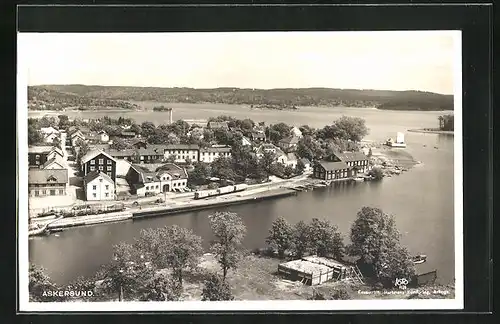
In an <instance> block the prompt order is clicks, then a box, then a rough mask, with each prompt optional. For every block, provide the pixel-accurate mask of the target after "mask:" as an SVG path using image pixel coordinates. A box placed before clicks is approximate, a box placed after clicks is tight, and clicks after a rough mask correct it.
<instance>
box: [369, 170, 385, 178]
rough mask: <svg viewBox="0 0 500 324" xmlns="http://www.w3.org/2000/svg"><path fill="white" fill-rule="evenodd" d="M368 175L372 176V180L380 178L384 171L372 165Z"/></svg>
mask: <svg viewBox="0 0 500 324" xmlns="http://www.w3.org/2000/svg"><path fill="white" fill-rule="evenodd" d="M368 175H369V176H372V177H373V179H374V180H381V179H382V178H383V177H384V171H382V169H381V168H379V167H373V168H372V169H371V170H370V171H368Z"/></svg>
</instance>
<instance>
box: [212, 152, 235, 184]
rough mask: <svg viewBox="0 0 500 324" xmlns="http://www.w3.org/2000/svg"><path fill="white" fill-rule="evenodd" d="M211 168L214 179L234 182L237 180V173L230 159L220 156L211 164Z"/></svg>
mask: <svg viewBox="0 0 500 324" xmlns="http://www.w3.org/2000/svg"><path fill="white" fill-rule="evenodd" d="M210 167H211V169H212V176H214V177H217V178H220V179H223V180H233V181H234V180H235V179H236V173H235V172H234V168H233V163H232V161H231V159H230V158H227V157H223V156H219V157H218V158H216V159H215V160H214V161H213V162H212V163H211V165H210Z"/></svg>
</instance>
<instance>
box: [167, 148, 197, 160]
mask: <svg viewBox="0 0 500 324" xmlns="http://www.w3.org/2000/svg"><path fill="white" fill-rule="evenodd" d="M164 149H165V151H164V157H165V160H168V159H169V158H170V157H171V156H173V157H174V162H177V163H185V162H186V160H187V159H189V160H191V161H198V159H199V157H198V154H199V150H200V147H199V146H198V145H189V144H171V145H165V147H164Z"/></svg>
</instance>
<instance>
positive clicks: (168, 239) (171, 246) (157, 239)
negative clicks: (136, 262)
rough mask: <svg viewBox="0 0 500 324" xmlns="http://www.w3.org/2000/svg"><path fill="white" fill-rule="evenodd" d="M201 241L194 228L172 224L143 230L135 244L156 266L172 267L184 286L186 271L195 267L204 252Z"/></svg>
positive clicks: (179, 281) (173, 273) (174, 274)
mask: <svg viewBox="0 0 500 324" xmlns="http://www.w3.org/2000/svg"><path fill="white" fill-rule="evenodd" d="M201 243H202V240H201V237H199V236H197V235H195V234H194V233H193V231H192V230H190V229H186V228H182V227H180V226H177V225H172V226H165V227H163V228H156V229H148V230H144V231H142V232H141V236H140V237H139V239H138V240H137V241H136V244H135V246H136V248H137V249H138V250H139V251H142V253H143V254H145V255H147V256H148V259H151V260H152V262H153V264H154V265H155V266H156V267H158V268H164V267H168V268H170V269H171V270H172V275H173V277H174V278H175V279H176V280H177V281H178V283H179V284H180V285H181V286H182V283H183V275H184V271H185V270H186V269H193V268H195V267H196V265H197V263H198V258H199V257H200V256H201V255H202V253H203V248H202V244H201Z"/></svg>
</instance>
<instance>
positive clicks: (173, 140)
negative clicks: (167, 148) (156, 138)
mask: <svg viewBox="0 0 500 324" xmlns="http://www.w3.org/2000/svg"><path fill="white" fill-rule="evenodd" d="M180 142H181V140H180V138H179V136H177V135H176V134H175V133H169V134H168V135H167V139H166V144H180Z"/></svg>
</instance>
